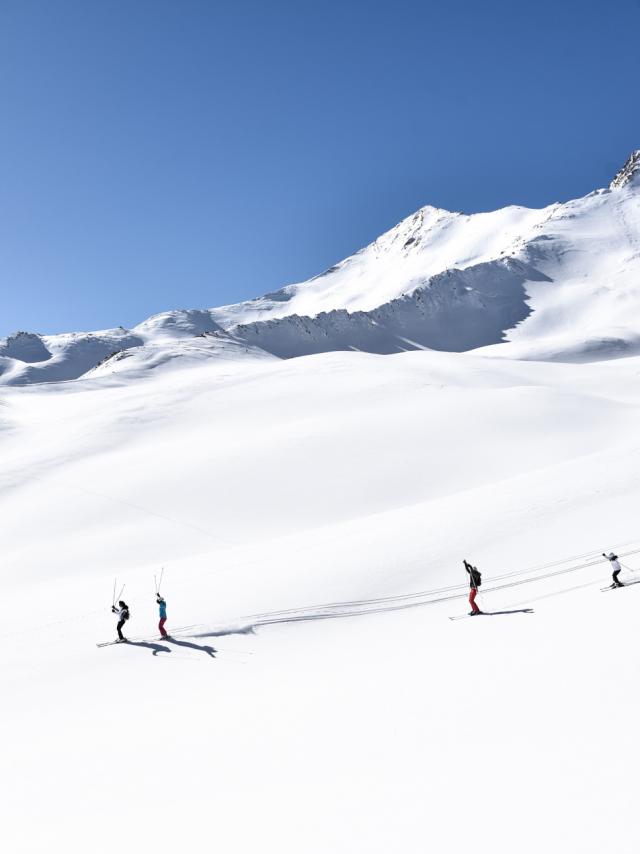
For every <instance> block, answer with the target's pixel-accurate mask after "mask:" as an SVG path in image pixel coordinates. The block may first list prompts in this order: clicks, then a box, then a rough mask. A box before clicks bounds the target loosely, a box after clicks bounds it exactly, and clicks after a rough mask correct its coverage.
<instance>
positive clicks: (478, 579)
mask: <svg viewBox="0 0 640 854" xmlns="http://www.w3.org/2000/svg"><path fill="white" fill-rule="evenodd" d="M471 578H472V579H473V583H474V584H475V586H476V587H480V585H481V584H482V574H481V573H480V572H478V570H477V569H476V568H475V566H474V567H473V569H472V570H471Z"/></svg>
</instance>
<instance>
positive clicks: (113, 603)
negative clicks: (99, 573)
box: [111, 578, 118, 607]
mask: <svg viewBox="0 0 640 854" xmlns="http://www.w3.org/2000/svg"><path fill="white" fill-rule="evenodd" d="M117 581H118V579H117V578H114V579H113V596H112V597H111V606H112V607H113V606H114V605H115V604H116V583H117Z"/></svg>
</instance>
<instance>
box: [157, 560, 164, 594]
mask: <svg viewBox="0 0 640 854" xmlns="http://www.w3.org/2000/svg"><path fill="white" fill-rule="evenodd" d="M163 575H164V566H163V567H162V572H161V573H160V583H159V584H158V590H157V593H158V596H159V595H160V588H161V587H162V576H163Z"/></svg>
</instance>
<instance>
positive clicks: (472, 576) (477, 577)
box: [463, 560, 482, 617]
mask: <svg viewBox="0 0 640 854" xmlns="http://www.w3.org/2000/svg"><path fill="white" fill-rule="evenodd" d="M463 563H464V568H465V569H466V570H467V572H468V573H469V587H470V588H471V589H470V590H469V604H470V605H471V611H470V612H469V616H470V617H475V615H476V614H481V613H482V611H481V610H480V608H478V606H477V605H476V596H477V594H478V587H480V585H481V584H482V576H481V574H480V573H479V572H478V569H477V567H475V566H471V564H470V563H469V562H468V561H466V560H465V561H463Z"/></svg>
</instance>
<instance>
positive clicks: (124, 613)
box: [111, 593, 169, 642]
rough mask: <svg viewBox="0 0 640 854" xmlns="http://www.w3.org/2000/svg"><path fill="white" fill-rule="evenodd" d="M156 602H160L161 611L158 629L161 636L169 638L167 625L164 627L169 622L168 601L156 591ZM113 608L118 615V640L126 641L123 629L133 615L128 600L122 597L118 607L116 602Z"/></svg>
mask: <svg viewBox="0 0 640 854" xmlns="http://www.w3.org/2000/svg"><path fill="white" fill-rule="evenodd" d="M156 602H157V603H158V609H159V613H160V622H159V623H158V629H159V631H160V637H163V638H168V637H169V635H168V634H167V632H166V630H165V627H164V624H165V623H166V622H167V603H166V601H165V600H164V598H163V597H162V596H161V595H160V594H159V593H156ZM111 610H112V611H113V613H114V614H116V615H117V617H118V624H117V625H116V629H117V631H118V640H119V641H123V642H124V641H126V640H127V639H126V637H125V636H124V635H123V634H122V629H123V628H124V624H125V623H126V622H127V620H128V619H129V617H130V616H131V613H130V611H129V606H128V605H127V603H126V602H124V601H123V600H122V599H121V600H120V601H119V602H118V606H117V607H116V606H115V604H114V605H112V606H111Z"/></svg>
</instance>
